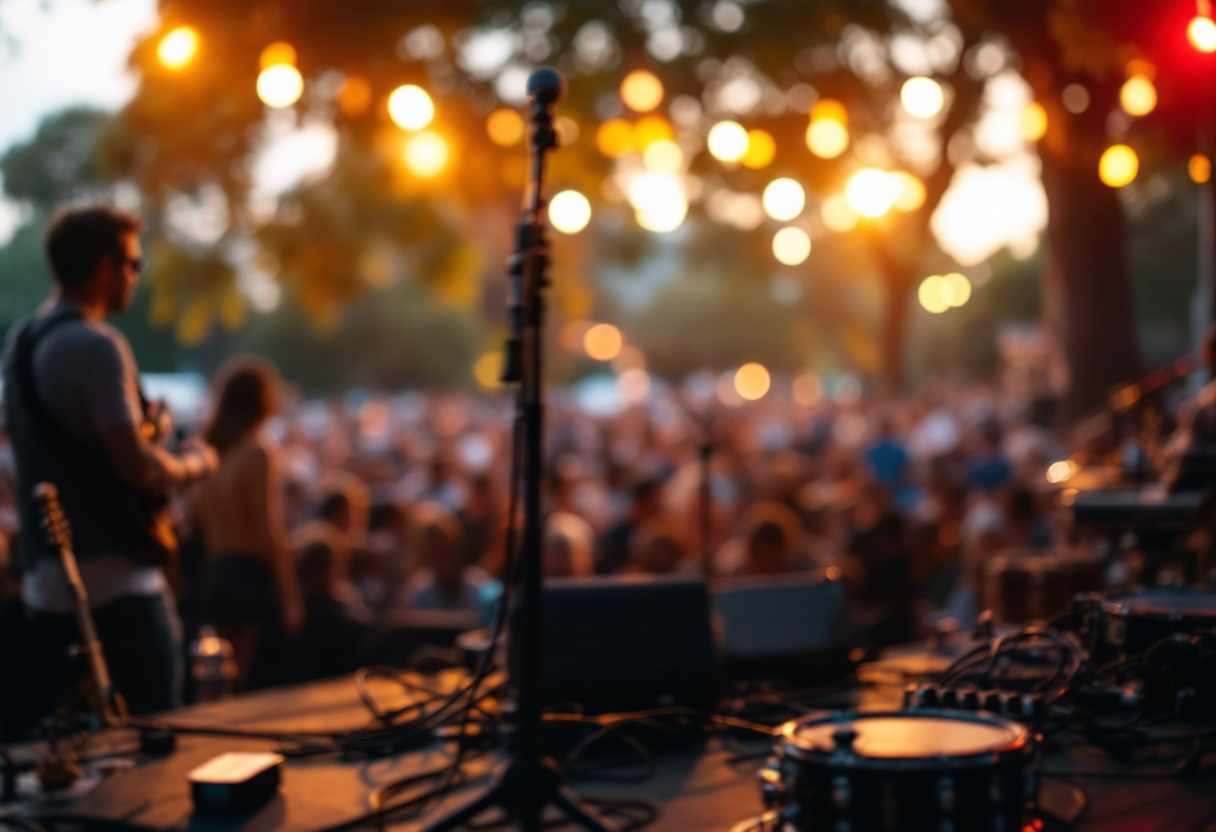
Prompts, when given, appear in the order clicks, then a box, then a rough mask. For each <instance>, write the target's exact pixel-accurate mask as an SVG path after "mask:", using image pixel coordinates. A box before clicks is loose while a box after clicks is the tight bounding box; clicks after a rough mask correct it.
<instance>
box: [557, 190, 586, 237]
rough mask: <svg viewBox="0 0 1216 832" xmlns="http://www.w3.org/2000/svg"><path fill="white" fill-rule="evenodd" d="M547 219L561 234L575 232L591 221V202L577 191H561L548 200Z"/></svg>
mask: <svg viewBox="0 0 1216 832" xmlns="http://www.w3.org/2000/svg"><path fill="white" fill-rule="evenodd" d="M549 221H550V222H551V223H553V227H554V228H556V229H557V230H558V231H560V232H562V233H563V234H577V233H578V232H580V231H582V230H583V229H584V228H586V227H587V223H589V222H591V203H590V202H588V201H587V197H585V196H583V195H582V194H580V193H579V192H578V191H562V192H561V193H559V194H556V195H554V197H553V199H551V200H549Z"/></svg>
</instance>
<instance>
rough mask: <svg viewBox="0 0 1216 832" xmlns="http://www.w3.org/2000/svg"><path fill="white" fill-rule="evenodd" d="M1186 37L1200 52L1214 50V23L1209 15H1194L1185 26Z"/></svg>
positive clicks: (1215, 37) (1215, 39) (1215, 28)
mask: <svg viewBox="0 0 1216 832" xmlns="http://www.w3.org/2000/svg"><path fill="white" fill-rule="evenodd" d="M1186 36H1187V39H1188V40H1189V41H1190V42H1191V46H1193V47H1195V48H1196V49H1198V50H1199V51H1200V52H1209V53H1210V52H1216V23H1214V22H1212V18H1210V17H1195V18H1193V19H1192V20H1191V23H1190V25H1189V26H1187V27H1186Z"/></svg>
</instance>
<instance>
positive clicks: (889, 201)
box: [844, 168, 900, 219]
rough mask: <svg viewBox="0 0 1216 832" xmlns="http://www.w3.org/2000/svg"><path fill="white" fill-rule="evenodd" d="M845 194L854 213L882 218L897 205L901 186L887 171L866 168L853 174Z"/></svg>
mask: <svg viewBox="0 0 1216 832" xmlns="http://www.w3.org/2000/svg"><path fill="white" fill-rule="evenodd" d="M844 193H845V197H846V198H847V199H848V200H849V205H850V206H852V208H853V210H854V211H856V212H857V213H859V214H861V215H862V216H863V217H870V218H871V219H873V218H876V217H881V216H882V215H883V214H885V213H887V212H888V211H890V210H891V207H892V206H893V205H895V200H897V199H898V198H899V193H900V184H899V180H897V179H895V178H894V177H893V176H891V175H890V174H889V173H887V172H886V171H885V170H879V169H878V168H866V169H865V170H861V171H858V172H857V173H855V174H853V177H852V178H851V179H849V184H848V185H846V186H845V192H844Z"/></svg>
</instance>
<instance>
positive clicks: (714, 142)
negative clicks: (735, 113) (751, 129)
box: [708, 121, 747, 162]
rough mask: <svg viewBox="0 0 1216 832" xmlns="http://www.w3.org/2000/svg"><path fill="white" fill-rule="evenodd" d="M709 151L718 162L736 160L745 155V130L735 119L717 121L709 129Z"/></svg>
mask: <svg viewBox="0 0 1216 832" xmlns="http://www.w3.org/2000/svg"><path fill="white" fill-rule="evenodd" d="M708 141H709V153H710V155H711V156H713V157H714V158H715V159H717V160H718V161H720V162H737V161H739V160H740V159H742V158H743V157H744V156H746V155H747V131H746V130H744V129H743V125H741V124H739V123H738V122H736V121H719V122H718V123H717V124H715V125H714V126H713V127H712V128H710V131H709V139H708Z"/></svg>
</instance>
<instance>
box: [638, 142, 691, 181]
mask: <svg viewBox="0 0 1216 832" xmlns="http://www.w3.org/2000/svg"><path fill="white" fill-rule="evenodd" d="M642 164H643V165H645V166H646V170H649V171H653V172H655V173H675V172H676V171H678V170H679V169H680V168H681V167H683V166H684V151H682V150H680V146H679V145H678V144H676V143H675V142H673V141H672V140H671V139H659V140H658V141H656V142H651V143H650V145H649V146H648V147H647V148H646V150H645V151H643V152H642Z"/></svg>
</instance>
